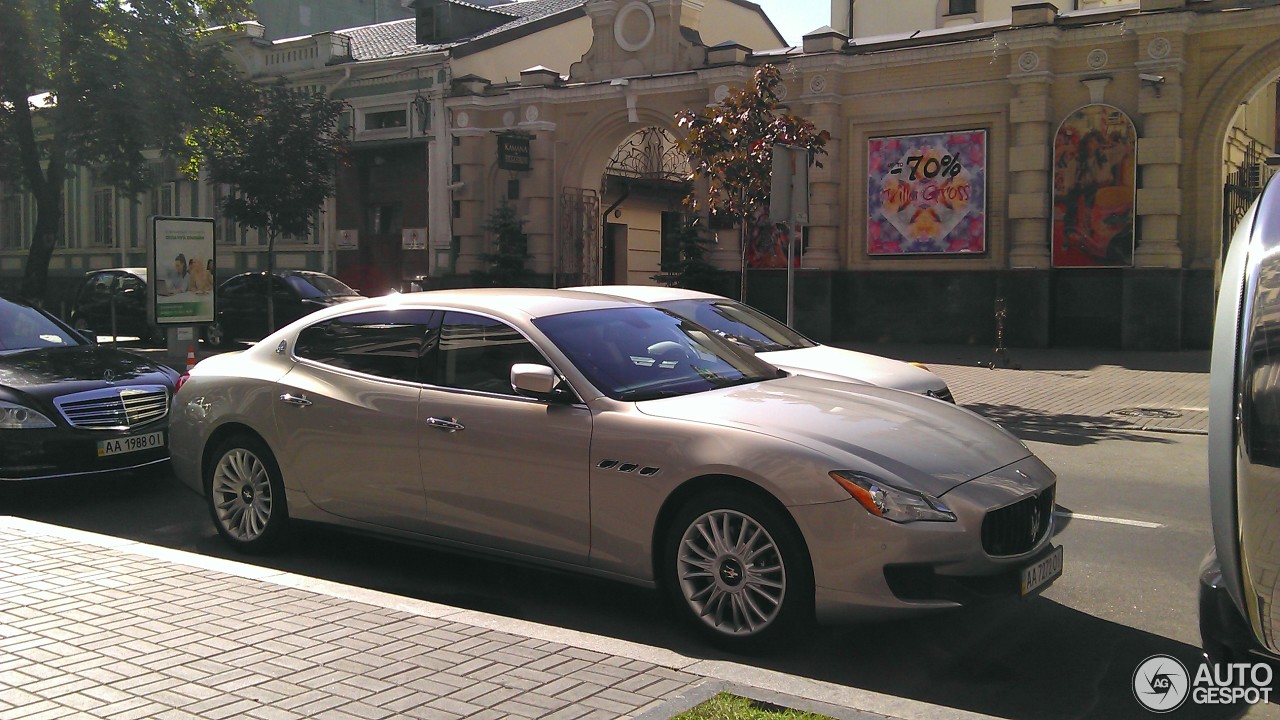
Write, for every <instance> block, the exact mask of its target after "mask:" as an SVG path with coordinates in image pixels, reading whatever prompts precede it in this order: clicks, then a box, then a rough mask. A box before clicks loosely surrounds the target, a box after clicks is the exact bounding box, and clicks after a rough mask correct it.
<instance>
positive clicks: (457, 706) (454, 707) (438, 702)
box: [424, 697, 484, 716]
mask: <svg viewBox="0 0 1280 720" xmlns="http://www.w3.org/2000/svg"><path fill="white" fill-rule="evenodd" d="M424 706H425V707H430V708H435V709H437V710H444V711H445V712H451V713H454V714H455V715H462V716H469V715H474V714H475V713H478V712H480V711H481V710H483V709H484V708H482V707H480V706H479V705H473V704H471V703H465V702H462V701H460V700H453V699H451V698H447V697H439V698H434V699H432V700H428V701H427V702H426V703H424Z"/></svg>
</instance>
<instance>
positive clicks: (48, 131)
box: [0, 0, 249, 302]
mask: <svg viewBox="0 0 1280 720" xmlns="http://www.w3.org/2000/svg"><path fill="white" fill-rule="evenodd" d="M248 5H249V2H248V0H128V2H125V1H124V0H107V1H103V0H0V158H4V159H3V160H0V178H3V179H5V180H7V181H10V182H15V183H17V184H18V185H19V186H20V187H23V188H24V189H26V190H28V191H29V192H31V193H32V195H33V196H34V197H35V201H36V225H35V230H34V232H33V234H32V238H31V250H30V252H29V254H28V258H27V264H26V269H25V271H24V274H23V278H22V288H21V291H20V292H21V294H22V296H23V297H25V298H28V299H31V300H33V301H36V302H42V301H43V300H44V296H45V290H46V285H47V282H48V273H49V260H50V258H51V257H52V256H53V249H54V246H55V244H56V243H57V240H58V234H59V228H60V227H61V225H62V205H63V182H64V181H65V180H66V178H67V176H68V173H69V171H70V168H72V167H85V168H90V169H92V170H93V172H94V173H95V176H96V178H97V179H98V181H99V182H101V183H102V184H104V185H110V186H113V187H116V188H118V189H120V190H121V191H123V192H125V193H127V194H130V195H136V194H139V193H141V192H144V191H145V190H147V189H149V188H150V187H151V186H152V185H153V184H154V179H153V178H152V177H151V176H150V172H149V166H148V162H147V160H146V158H145V157H144V155H143V151H144V150H148V149H155V150H159V151H161V152H162V153H169V154H172V153H176V152H178V151H180V150H181V147H182V142H183V136H184V134H185V132H186V131H187V130H188V129H189V128H191V127H192V126H194V125H195V124H197V123H198V122H199V120H200V118H201V117H202V116H203V115H204V113H205V111H206V110H207V109H208V107H209V106H210V105H217V104H223V103H225V104H234V100H230V99H228V98H230V97H233V96H234V95H235V93H236V92H237V88H239V87H242V86H243V81H242V80H241V79H240V78H239V77H238V75H237V73H236V71H235V69H234V67H233V66H232V65H231V64H230V63H229V62H227V61H226V59H225V58H224V56H223V53H222V50H221V48H219V47H218V46H217V45H216V44H213V43H208V42H204V41H203V38H204V37H205V36H204V31H205V30H206V29H208V28H209V27H210V26H213V25H216V24H219V23H222V22H224V21H229V20H240V19H243V18H245V17H247V16H248V14H249V10H248Z"/></svg>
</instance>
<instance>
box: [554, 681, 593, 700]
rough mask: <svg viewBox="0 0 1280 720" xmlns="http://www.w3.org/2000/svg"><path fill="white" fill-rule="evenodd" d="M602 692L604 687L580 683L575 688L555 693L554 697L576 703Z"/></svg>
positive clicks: (590, 683) (591, 683)
mask: <svg viewBox="0 0 1280 720" xmlns="http://www.w3.org/2000/svg"><path fill="white" fill-rule="evenodd" d="M601 690H604V686H603V685H597V684H596V683H593V682H585V681H578V682H577V684H576V685H574V686H573V687H571V688H568V689H566V690H563V691H561V692H558V693H555V694H554V696H553V697H556V698H558V699H561V700H567V701H569V702H575V703H576V702H581V701H582V700H585V699H586V698H589V697H591V696H592V695H595V694H596V693H598V692H600V691H601Z"/></svg>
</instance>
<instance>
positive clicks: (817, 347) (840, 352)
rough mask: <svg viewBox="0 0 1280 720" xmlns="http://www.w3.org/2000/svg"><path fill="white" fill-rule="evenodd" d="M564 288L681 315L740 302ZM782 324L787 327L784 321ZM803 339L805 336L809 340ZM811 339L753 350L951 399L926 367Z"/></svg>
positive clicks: (782, 361)
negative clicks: (685, 309) (682, 306)
mask: <svg viewBox="0 0 1280 720" xmlns="http://www.w3.org/2000/svg"><path fill="white" fill-rule="evenodd" d="M568 289H571V290H576V291H580V292H591V293H600V294H602V295H611V296H614V297H620V298H626V299H629V300H639V301H641V302H647V303H651V304H654V305H657V306H659V307H666V308H667V309H668V310H671V311H673V312H676V313H678V314H682V315H683V314H684V313H682V312H680V310H678V309H677V308H676V307H675V306H674V305H673V304H674V303H682V302H685V301H693V302H695V303H699V304H706V303H719V302H724V303H730V304H733V305H739V306H740V305H741V303H738V302H737V301H735V300H731V299H729V298H726V297H723V296H721V295H713V294H711V293H705V292H699V291H697V290H685V289H683V288H673V287H662V286H657V285H592V286H582V287H574V288H568ZM689 319H690V320H693V321H695V322H699V321H700V320H699V318H697V317H691V318H689ZM775 322H776V321H775ZM704 324H706V323H704ZM779 324H781V323H779ZM783 327H786V326H785V325H784V326H783ZM792 332H794V330H793V331H792ZM797 335H798V333H797ZM801 337H803V336H801ZM804 339H805V340H808V338H804ZM809 342H811V343H812V346H810V347H795V348H789V349H785V350H763V351H757V352H756V354H757V355H759V356H760V358H761V359H763V360H764V361H765V362H767V363H769V364H771V365H776V366H778V367H780V368H783V369H784V370H789V371H791V372H795V373H799V374H801V375H809V376H812V377H820V378H824V379H837V380H838V379H843V380H846V381H854V382H864V383H870V384H872V385H879V386H881V387H888V388H894V389H895V390H905V391H907V392H914V393H920V394H922V395H928V396H930V397H936V398H939V399H942V400H951V390H950V389H949V388H948V387H947V383H946V381H944V380H943V379H942V378H940V377H938V375H937V374H935V373H933V372H931V371H929V370H928V369H926V368H924V367H921V366H919V365H916V364H914V363H909V362H903V361H901V360H894V359H893V358H887V357H884V356H881V355H874V354H871V353H864V352H858V351H857V350H846V349H844V348H838V347H832V346H830V345H823V344H821V343H817V342H813V341H811V340H810V341H809Z"/></svg>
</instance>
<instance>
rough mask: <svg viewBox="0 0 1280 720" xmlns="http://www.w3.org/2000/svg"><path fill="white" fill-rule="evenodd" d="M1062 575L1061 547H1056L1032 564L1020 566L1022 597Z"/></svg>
mask: <svg viewBox="0 0 1280 720" xmlns="http://www.w3.org/2000/svg"><path fill="white" fill-rule="evenodd" d="M1061 575H1062V547H1061V546H1059V547H1056V548H1054V549H1053V552H1051V553H1049V555H1048V557H1045V558H1043V559H1041V560H1040V561H1038V562H1036V563H1035V564H1034V565H1030V566H1028V567H1024V568H1022V597H1027V596H1028V595H1031V594H1033V593H1035V592H1036V591H1037V590H1040V589H1041V588H1043V587H1045V586H1046V585H1048V584H1049V583H1051V582H1053V581H1054V580H1057V579H1058V577H1059V576H1061Z"/></svg>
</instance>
